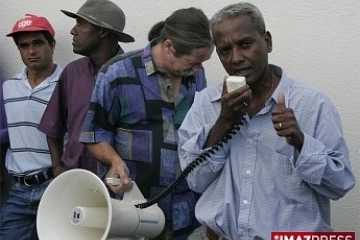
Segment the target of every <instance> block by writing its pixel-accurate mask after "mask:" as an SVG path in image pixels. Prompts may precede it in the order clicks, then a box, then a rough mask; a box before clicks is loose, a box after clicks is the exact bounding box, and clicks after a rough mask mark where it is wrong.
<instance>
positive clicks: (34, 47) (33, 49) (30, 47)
mask: <svg viewBox="0 0 360 240" xmlns="http://www.w3.org/2000/svg"><path fill="white" fill-rule="evenodd" d="M36 49H37V48H36V46H35V45H34V44H30V45H29V47H28V52H29V54H30V55H34V54H35V53H36Z"/></svg>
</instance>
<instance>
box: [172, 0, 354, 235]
mask: <svg viewBox="0 0 360 240" xmlns="http://www.w3.org/2000/svg"><path fill="white" fill-rule="evenodd" d="M211 29H212V33H213V37H214V42H215V45H216V52H217V54H218V56H219V58H220V61H221V63H222V65H223V66H224V68H225V70H226V71H227V73H228V74H229V75H235V76H243V77H245V78H246V85H245V86H243V87H240V88H238V89H237V90H234V91H231V92H228V90H227V85H226V78H225V79H224V82H223V83H222V84H218V85H215V86H212V87H209V88H207V89H204V90H203V91H201V92H200V93H199V94H197V96H196V98H195V101H194V103H193V105H192V107H191V109H190V110H189V112H188V114H187V116H186V117H185V119H184V121H183V124H182V125H181V127H180V129H179V131H178V134H179V149H178V152H179V157H180V164H181V167H182V168H183V169H184V168H185V167H186V166H194V165H195V166H196V165H198V166H197V167H195V169H194V170H193V171H192V172H191V173H190V175H189V176H188V178H187V181H188V183H189V186H190V188H191V189H193V190H194V191H196V192H199V193H202V195H201V197H200V199H199V201H198V202H197V204H196V217H197V219H198V220H199V221H200V223H202V224H203V225H205V226H207V231H206V235H207V237H208V238H209V239H210V240H213V239H214V240H215V239H216V240H217V239H233V240H237V239H270V238H271V232H273V231H310V232H311V231H332V228H331V223H330V200H337V199H339V198H341V197H343V196H344V195H345V194H346V193H347V192H348V191H349V190H350V189H352V188H353V187H354V185H355V178H354V175H353V173H352V170H351V166H350V160H349V152H348V149H347V146H346V143H345V141H344V137H343V134H342V128H341V121H340V116H339V114H338V112H337V110H336V108H335V106H334V105H333V103H332V102H331V101H330V99H329V98H328V97H327V96H326V95H325V94H324V93H323V92H321V91H319V90H317V89H316V88H314V87H312V86H310V85H309V84H306V83H304V82H300V81H297V80H294V79H292V78H289V77H288V76H286V74H285V73H284V71H283V70H282V69H281V68H280V67H278V66H275V65H271V64H269V63H268V54H269V53H270V52H271V51H272V37H271V35H270V32H268V31H266V28H265V22H264V19H263V17H262V14H261V12H260V11H259V9H258V8H257V7H255V6H254V5H252V4H250V3H244V2H241V3H237V4H233V5H230V6H227V7H225V8H223V9H222V10H220V11H219V12H218V13H216V14H215V16H214V17H213V18H212V20H211ZM194 159H196V162H195V163H193V160H194Z"/></svg>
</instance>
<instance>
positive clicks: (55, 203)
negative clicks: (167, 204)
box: [36, 169, 165, 240]
mask: <svg viewBox="0 0 360 240" xmlns="http://www.w3.org/2000/svg"><path fill="white" fill-rule="evenodd" d="M145 201H146V200H145V198H144V197H143V195H142V194H141V192H140V190H139V188H138V186H137V185H136V184H135V183H134V184H133V187H132V189H131V190H130V191H129V192H126V193H125V194H124V198H123V200H121V201H120V200H116V199H112V198H110V195H109V192H108V190H107V188H106V186H105V184H104V183H103V182H102V180H101V179H100V178H99V177H97V176H96V175H95V174H93V173H92V172H90V171H87V170H84V169H73V170H69V171H66V172H64V173H63V174H61V175H59V176H58V177H56V178H55V179H54V180H53V181H52V182H51V183H50V184H49V186H48V187H47V189H46V190H45V192H44V195H43V197H42V199H41V201H40V204H39V208H38V213H37V220H36V223H37V231H38V236H39V239H40V240H63V239H67V240H72V239H74V240H75V239H76V240H105V239H110V238H117V239H119V238H120V239H151V238H155V237H156V236H158V235H159V234H160V233H161V232H162V230H163V229H164V226H165V216H164V213H163V212H162V210H161V209H160V208H159V207H158V206H157V205H153V206H151V207H148V208H144V209H140V208H136V207H135V204H138V203H141V202H145Z"/></svg>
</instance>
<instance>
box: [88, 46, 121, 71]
mask: <svg viewBox="0 0 360 240" xmlns="http://www.w3.org/2000/svg"><path fill="white" fill-rule="evenodd" d="M123 53H124V50H123V49H122V48H121V46H120V45H118V52H117V53H116V55H115V56H117V55H121V54H123ZM115 56H114V57H115ZM87 59H88V61H89V62H88V66H89V70H90V72H91V75H93V76H94V77H96V76H97V74H98V72H99V71H97V70H96V67H95V64H94V63H93V61H92V60H91V58H89V57H87Z"/></svg>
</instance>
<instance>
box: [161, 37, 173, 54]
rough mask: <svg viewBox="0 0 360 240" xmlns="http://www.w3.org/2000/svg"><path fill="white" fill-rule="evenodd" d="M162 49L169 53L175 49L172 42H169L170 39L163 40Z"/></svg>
mask: <svg viewBox="0 0 360 240" xmlns="http://www.w3.org/2000/svg"><path fill="white" fill-rule="evenodd" d="M164 50H165V52H166V53H167V54H171V53H172V52H174V51H175V49H174V46H173V43H172V42H171V40H170V39H166V40H165V42H164Z"/></svg>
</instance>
